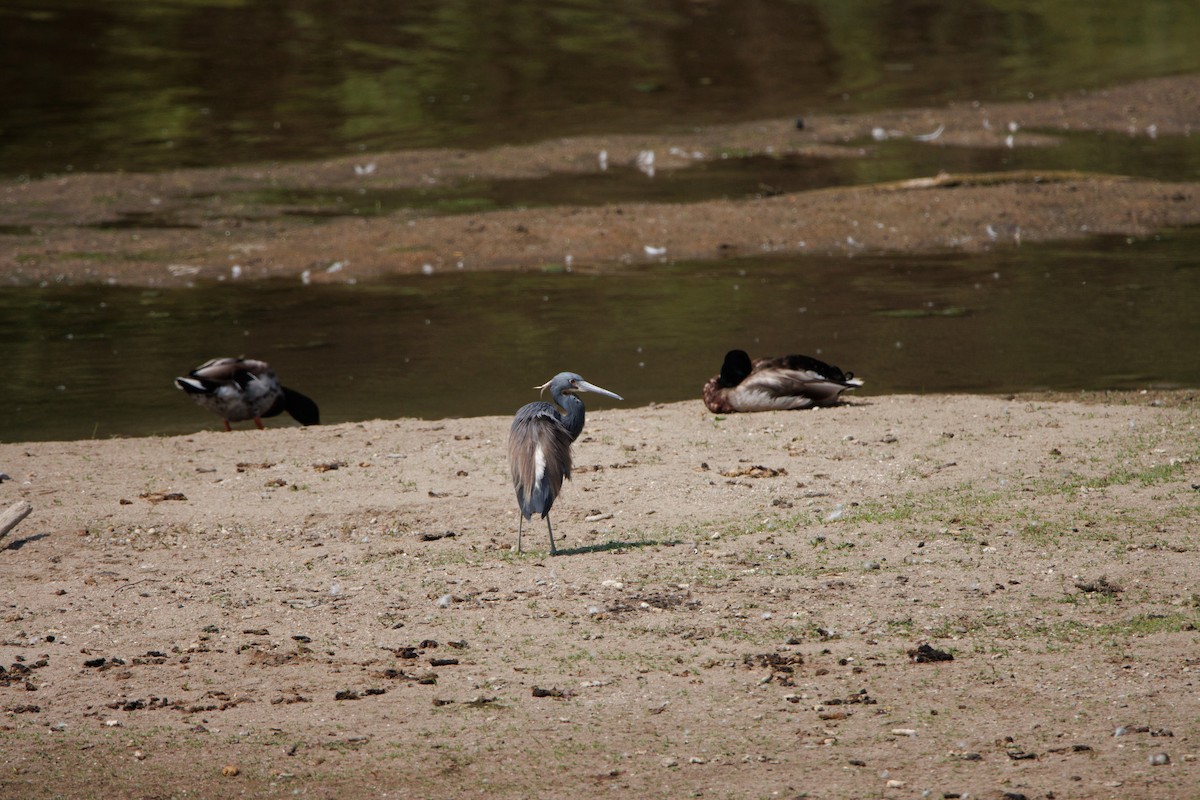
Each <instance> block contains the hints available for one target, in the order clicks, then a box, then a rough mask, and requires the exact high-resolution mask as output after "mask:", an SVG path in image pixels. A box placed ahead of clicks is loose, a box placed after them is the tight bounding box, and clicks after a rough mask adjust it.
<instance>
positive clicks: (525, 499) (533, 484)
mask: <svg viewBox="0 0 1200 800" xmlns="http://www.w3.org/2000/svg"><path fill="white" fill-rule="evenodd" d="M508 461H509V465H510V466H511V467H512V479H513V488H514V489H515V490H516V492H517V503H518V504H519V505H520V506H521V514H522V515H524V517H525V519H529V518H530V517H531V516H532V515H533V514H541V515H542V516H543V517H544V516H546V514H548V513H550V507H551V506H553V505H554V498H555V497H557V496H558V492H559V490H561V489H562V483H563V479H564V478H569V477H571V434H570V432H569V431H568V430H567V429H566V428H565V427H564V426H563V424H562V422H560V421H559V414H558V412H557V411H556V410H555V408H554V406H552V405H550V404H549V403H530V404H529V405H527V406H525V407H523V408H522V409H521V410H520V411H518V412H517V415H516V417H514V418H513V424H512V429H511V430H510V431H509V435H508Z"/></svg>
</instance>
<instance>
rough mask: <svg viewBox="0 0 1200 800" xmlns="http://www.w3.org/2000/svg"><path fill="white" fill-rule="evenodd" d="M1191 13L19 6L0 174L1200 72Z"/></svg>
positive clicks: (4, 60)
mask: <svg viewBox="0 0 1200 800" xmlns="http://www.w3.org/2000/svg"><path fill="white" fill-rule="evenodd" d="M1198 41H1200V4H1196V3H1190V2H1179V0H1143V1H1142V2H1135V3H1130V2H1117V1H1116V0H1038V2H1033V1H1032V0H1019V1H1018V2H1012V1H1011V0H980V1H979V2H970V3H964V2H958V1H957V0H921V2H917V0H894V1H893V2H875V1H874V0H872V2H865V0H711V1H709V2H681V0H616V2H614V0H603V2H601V0H536V2H534V1H532V0H509V1H508V2H502V3H497V2H490V1H488V2H484V0H414V1H408V2H402V3H401V2H397V3H371V2H365V3H322V2H314V1H313V0H301V2H288V3H280V2H274V1H272V0H124V1H123V2H108V3H95V2H85V0H6V2H5V3H4V4H2V5H0V96H3V97H4V103H3V108H0V175H19V174H25V175H30V176H34V177H36V176H40V175H42V174H45V173H63V172H67V171H82V170H88V171H97V170H99V171H111V170H145V169H166V168H173V167H179V166H208V165H214V164H230V163H241V162H258V161H265V160H272V159H292V160H298V159H309V158H314V157H324V156H331V155H345V154H350V153H359V152H363V151H372V150H381V149H398V148H408V147H428V146H438V147H442V146H465V147H484V146H492V145H496V144H502V143H512V142H532V141H539V140H543V139H547V138H553V137H558V136H565V135H573V134H585V133H612V132H633V131H657V132H666V131H677V130H687V129H689V128H692V127H694V126H696V125H704V124H713V123H726V122H731V121H736V120H745V119H761V118H778V117H787V116H801V117H802V116H803V115H806V114H812V113H816V112H823V113H838V112H846V113H849V112H855V111H869V110H872V109H880V108H895V107H903V106H911V105H934V106H936V105H940V104H943V103H945V102H948V101H950V100H964V101H971V100H979V101H982V102H993V101H996V100H1013V99H1025V98H1028V97H1029V96H1031V95H1032V96H1036V97H1042V96H1045V95H1047V94H1050V93H1057V92H1067V91H1075V90H1077V89H1080V88H1088V87H1096V86H1108V85H1112V84H1115V83H1121V82H1127V81H1131V80H1136V79H1139V78H1146V77H1152V76H1160V75H1170V74H1179V73H1184V72H1195V71H1197V70H1200V47H1196V42H1198Z"/></svg>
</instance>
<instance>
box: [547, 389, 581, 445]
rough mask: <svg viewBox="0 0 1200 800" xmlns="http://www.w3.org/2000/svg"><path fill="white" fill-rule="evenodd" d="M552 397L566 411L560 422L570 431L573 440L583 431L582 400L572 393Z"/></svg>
mask: <svg viewBox="0 0 1200 800" xmlns="http://www.w3.org/2000/svg"><path fill="white" fill-rule="evenodd" d="M554 399H555V401H557V403H558V405H559V407H560V408H562V410H563V411H565V412H566V414H564V415H563V418H562V424H563V427H565V428H566V429H567V431H568V432H570V434H571V441H575V440H576V439H578V438H579V434H580V433H582V432H583V401H582V400H580V399H579V398H578V397H576V396H575V395H573V394H565V395H560V396H559V397H556V398H554Z"/></svg>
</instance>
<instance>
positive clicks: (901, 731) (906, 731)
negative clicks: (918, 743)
mask: <svg viewBox="0 0 1200 800" xmlns="http://www.w3.org/2000/svg"><path fill="white" fill-rule="evenodd" d="M916 735H917V732H916V731H915V730H913V729H912V728H892V736H916Z"/></svg>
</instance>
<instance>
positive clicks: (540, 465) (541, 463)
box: [533, 444, 546, 483]
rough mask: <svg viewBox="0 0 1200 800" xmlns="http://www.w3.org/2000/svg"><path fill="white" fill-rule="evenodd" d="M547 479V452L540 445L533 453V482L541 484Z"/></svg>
mask: <svg viewBox="0 0 1200 800" xmlns="http://www.w3.org/2000/svg"><path fill="white" fill-rule="evenodd" d="M544 477H546V451H545V449H544V448H543V447H542V446H541V445H540V444H539V445H538V446H537V449H536V450H534V452H533V482H534V483H541V482H542V478H544Z"/></svg>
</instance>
